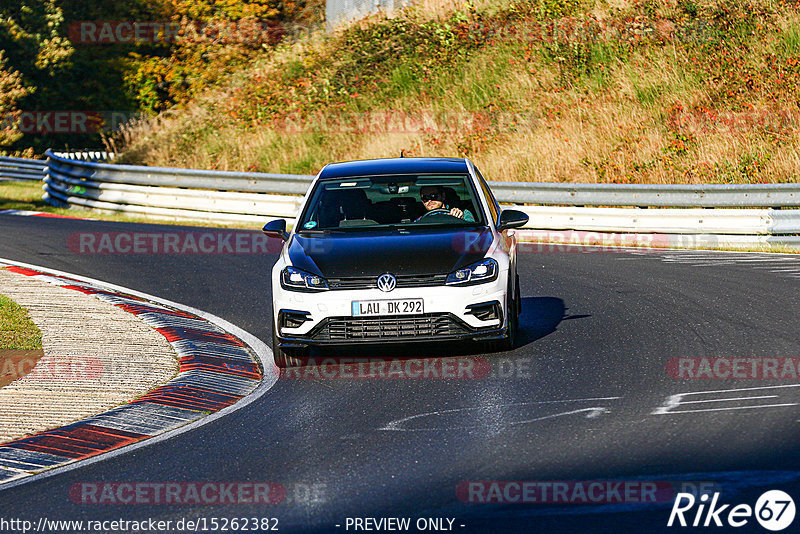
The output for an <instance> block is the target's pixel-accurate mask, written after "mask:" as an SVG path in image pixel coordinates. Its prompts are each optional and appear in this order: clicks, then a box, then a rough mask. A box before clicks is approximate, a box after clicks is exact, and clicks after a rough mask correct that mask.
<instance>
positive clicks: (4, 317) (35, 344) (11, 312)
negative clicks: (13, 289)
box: [0, 295, 42, 350]
mask: <svg viewBox="0 0 800 534" xmlns="http://www.w3.org/2000/svg"><path fill="white" fill-rule="evenodd" d="M41 348H42V333H41V331H40V330H39V329H38V328H37V327H36V325H35V324H33V321H31V319H30V317H28V312H27V311H26V310H25V308H23V307H22V306H20V305H18V304H17V303H16V302H14V301H13V300H11V299H10V298H8V297H6V296H4V295H0V349H3V350H5V349H23V350H36V349H41Z"/></svg>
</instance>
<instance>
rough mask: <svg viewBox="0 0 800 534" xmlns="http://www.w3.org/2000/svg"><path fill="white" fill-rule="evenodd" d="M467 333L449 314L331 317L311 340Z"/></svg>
mask: <svg viewBox="0 0 800 534" xmlns="http://www.w3.org/2000/svg"><path fill="white" fill-rule="evenodd" d="M465 333H467V330H466V329H465V328H464V327H463V326H462V325H461V324H460V323H459V322H458V321H457V320H456V319H454V318H453V316H452V315H450V314H449V313H426V314H424V315H413V316H406V317H370V318H355V317H332V318H330V319H328V320H327V322H325V323H324V324H322V325H321V326H320V327H319V329H318V330H317V331H316V332H315V333H314V334H313V336H312V338H313V339H315V340H318V341H336V340H344V341H350V340H356V341H357V340H381V339H403V338H427V337H431V338H435V337H442V336H457V335H461V334H465Z"/></svg>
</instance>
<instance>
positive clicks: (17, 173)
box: [0, 156, 47, 180]
mask: <svg viewBox="0 0 800 534" xmlns="http://www.w3.org/2000/svg"><path fill="white" fill-rule="evenodd" d="M46 166H47V163H46V162H45V161H43V160H37V159H24V158H11V157H6V156H0V179H6V180H41V179H42V178H44V171H45V167H46Z"/></svg>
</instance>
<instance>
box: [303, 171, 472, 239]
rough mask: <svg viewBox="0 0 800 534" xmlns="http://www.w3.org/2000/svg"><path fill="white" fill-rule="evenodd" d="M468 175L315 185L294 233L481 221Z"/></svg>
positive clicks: (359, 179) (342, 180)
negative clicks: (296, 231)
mask: <svg viewBox="0 0 800 534" xmlns="http://www.w3.org/2000/svg"><path fill="white" fill-rule="evenodd" d="M479 206H480V204H479V203H478V201H477V197H476V194H475V189H474V187H473V186H472V181H471V180H470V178H469V176H468V175H466V174H463V175H462V174H456V175H396V176H363V177H349V178H340V179H332V180H322V181H319V182H318V183H317V186H316V187H315V189H314V191H313V193H312V195H311V199H310V200H309V202H308V204H307V205H306V208H305V209H304V210H303V214H302V216H301V218H300V221H299V224H298V231H301V232H303V231H305V232H314V231H325V230H332V229H349V228H352V229H364V228H383V227H391V226H397V225H402V226H474V225H483V224H484V215H483V213H482V210H481V209H479Z"/></svg>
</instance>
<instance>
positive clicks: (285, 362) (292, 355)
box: [272, 322, 303, 369]
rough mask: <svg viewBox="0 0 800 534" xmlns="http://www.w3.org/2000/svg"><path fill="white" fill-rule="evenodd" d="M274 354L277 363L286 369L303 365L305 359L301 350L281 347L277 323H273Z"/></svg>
mask: <svg viewBox="0 0 800 534" xmlns="http://www.w3.org/2000/svg"><path fill="white" fill-rule="evenodd" d="M272 324H273V326H272V356H273V358H274V359H275V365H277V366H278V367H279V368H281V369H286V368H287V367H300V366H302V365H303V359H302V357H301V355H300V354H299V352H295V351H291V352H290V351H289V350H287V349H283V348H281V346H280V345H279V344H278V333H277V329H276V327H275V326H274V325H275V323H274V322H273V323H272Z"/></svg>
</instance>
